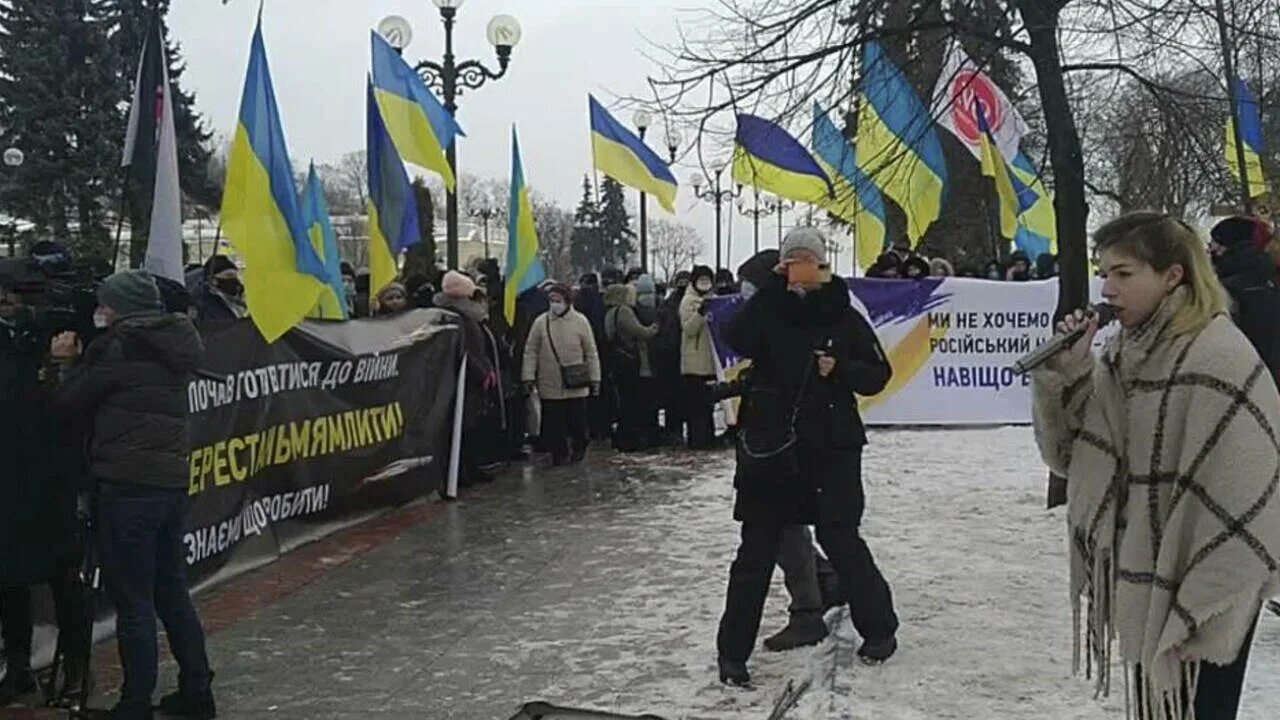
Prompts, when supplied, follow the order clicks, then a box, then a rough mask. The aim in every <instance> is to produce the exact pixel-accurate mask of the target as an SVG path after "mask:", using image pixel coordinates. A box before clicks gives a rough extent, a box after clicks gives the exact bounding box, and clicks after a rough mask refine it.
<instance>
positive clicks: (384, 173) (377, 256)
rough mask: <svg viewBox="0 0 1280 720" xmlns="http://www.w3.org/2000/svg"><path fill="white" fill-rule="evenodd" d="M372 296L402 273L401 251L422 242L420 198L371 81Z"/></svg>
mask: <svg viewBox="0 0 1280 720" xmlns="http://www.w3.org/2000/svg"><path fill="white" fill-rule="evenodd" d="M368 116H369V117H368V121H367V122H368V133H369V295H370V296H371V297H372V296H374V295H377V294H378V291H379V290H381V289H382V288H384V287H386V286H387V285H388V284H390V283H391V282H393V281H394V280H395V279H396V275H398V274H399V273H400V262H399V261H400V253H402V252H404V251H405V250H407V249H408V248H410V247H412V246H414V245H417V244H418V243H420V242H422V231H421V230H420V229H419V227H418V201H417V198H415V197H414V194H413V185H412V184H410V182H409V174H408V173H407V172H405V169H404V162H403V161H402V160H401V159H400V155H399V153H397V152H396V144H395V142H394V141H393V140H392V139H391V134H390V133H389V132H388V131H387V126H386V125H384V124H383V122H382V113H381V112H379V111H378V101H377V99H376V98H375V97H374V89H373V83H370V84H369V102H368Z"/></svg>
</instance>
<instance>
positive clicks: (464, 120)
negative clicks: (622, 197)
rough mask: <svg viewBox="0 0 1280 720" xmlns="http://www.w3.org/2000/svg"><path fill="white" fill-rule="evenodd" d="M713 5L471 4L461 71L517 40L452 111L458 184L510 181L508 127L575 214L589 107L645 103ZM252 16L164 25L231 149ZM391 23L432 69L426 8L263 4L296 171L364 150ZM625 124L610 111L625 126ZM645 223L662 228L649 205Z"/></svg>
mask: <svg viewBox="0 0 1280 720" xmlns="http://www.w3.org/2000/svg"><path fill="white" fill-rule="evenodd" d="M712 1H713V0H643V1H641V0H467V1H466V2H465V4H464V5H463V7H462V9H461V10H460V12H459V15H458V25H457V28H456V30H455V34H454V39H455V48H456V52H457V54H458V55H459V58H460V59H466V58H476V59H480V60H483V61H485V63H486V64H487V65H489V66H490V67H493V68H496V60H495V58H494V52H493V49H492V47H491V46H490V45H489V43H488V42H487V41H486V39H485V26H486V25H487V24H488V22H489V19H490V18H492V17H493V16H494V15H496V14H501V13H506V14H511V15H514V16H515V17H516V18H517V19H518V20H519V21H520V23H521V25H522V27H523V30H524V36H523V39H522V40H521V41H520V44H519V45H518V46H517V47H516V49H515V52H514V56H513V58H512V63H511V69H510V71H509V72H508V74H507V77H505V78H503V79H502V80H499V81H497V82H490V83H489V84H487V85H486V86H485V87H484V88H482V89H481V90H480V91H478V92H475V93H467V94H465V95H463V96H462V97H461V98H460V100H459V111H458V120H459V122H460V123H461V124H462V126H463V128H464V130H465V131H466V133H467V137H466V138H463V139H461V140H460V145H459V167H460V169H461V171H462V172H463V173H472V174H475V175H479V176H481V177H494V178H501V179H505V178H507V177H508V176H509V174H510V163H511V155H510V153H511V150H510V145H509V140H508V138H509V136H510V127H511V124H512V123H516V125H517V126H518V128H519V133H520V143H521V152H522V154H523V158H524V167H525V175H526V177H527V178H528V182H529V184H530V185H531V186H532V187H533V188H534V189H536V190H539V191H541V192H543V193H546V194H548V195H550V196H552V197H554V198H556V199H557V200H559V201H560V203H561V204H563V205H565V206H566V207H567V208H569V209H572V208H573V207H574V206H575V205H576V204H577V202H578V200H579V198H580V197H581V185H582V176H583V173H585V172H589V171H590V170H591V145H590V136H589V132H588V128H587V93H589V92H590V93H595V94H596V96H597V97H598V98H599V99H600V100H601V101H602V102H604V103H605V104H606V105H607V106H614V105H615V102H616V100H617V99H618V98H623V97H628V96H641V95H643V94H644V93H645V92H646V88H647V84H646V78H647V77H648V76H649V75H650V74H653V73H654V72H655V68H654V66H653V64H652V61H651V60H649V59H648V58H646V57H645V54H646V53H649V54H653V51H654V46H653V44H654V43H669V42H672V41H673V40H675V39H676V38H677V35H676V33H677V26H678V23H679V22H680V21H682V20H683V21H684V22H685V23H688V22H689V21H691V20H692V19H693V17H694V16H693V15H691V14H690V12H691V10H692V9H696V8H698V7H706V6H707V5H709V4H710V3H711V2H712ZM257 8H258V3H257V2H255V1H254V0H230V3H229V4H228V5H226V6H224V5H222V3H221V2H218V1H217V0H182V2H174V3H173V9H172V10H171V12H170V17H169V23H170V26H171V32H172V34H173V35H174V37H175V38H176V39H177V40H178V41H179V42H181V43H182V48H183V50H184V52H185V54H186V60H187V65H188V67H187V72H186V74H185V75H184V76H183V82H184V85H185V87H186V88H187V89H189V90H193V91H194V92H195V93H196V97H197V107H198V109H199V110H200V112H201V113H202V114H203V115H204V117H205V118H206V119H207V121H208V122H209V123H210V124H212V126H213V127H214V129H215V130H216V131H217V132H219V133H222V134H223V135H226V136H230V135H231V131H232V128H233V127H234V123H235V118H236V113H237V111H238V109H239V102H240V92H241V89H242V86H243V82H244V69H245V63H246V60H247V57H248V47H249V40H250V38H251V35H252V32H253V24H254V18H255V14H256V12H257ZM389 14H399V15H402V16H404V17H405V18H407V19H408V20H409V21H410V23H411V24H412V25H413V29H414V33H415V35H414V40H413V43H412V44H411V45H410V46H409V47H408V48H407V49H406V51H405V57H406V58H407V59H409V60H410V62H415V61H417V60H420V59H424V58H436V59H438V58H439V56H440V54H441V53H442V51H443V45H444V30H443V28H442V27H441V24H440V19H439V13H438V11H437V10H436V8H435V6H434V5H433V4H432V3H431V2H430V0H267V2H266V6H265V10H264V13H263V32H264V36H265V38H266V45H267V55H268V58H269V61H270V63H271V71H272V76H273V78H274V81H275V89H276V96H277V99H278V102H279V104H280V112H281V115H282V116H283V120H284V125H285V132H286V137H287V139H288V142H289V152H290V156H291V158H292V159H293V161H294V163H295V164H298V165H302V164H305V163H306V162H307V161H308V160H309V159H312V158H314V159H315V160H316V161H318V162H332V161H335V160H336V159H337V158H338V157H340V156H341V155H342V154H344V153H346V152H349V151H352V150H361V149H363V148H364V144H365V140H364V137H365V135H364V133H365V130H364V122H365V74H366V73H367V72H368V67H369V36H368V32H369V29H370V28H372V27H373V26H374V25H376V24H377V22H378V20H379V19H381V18H383V17H385V16H386V15H389ZM615 109H616V108H615ZM631 114H632V113H631V111H630V110H626V111H621V110H619V111H618V117H619V119H620V120H622V121H623V122H625V123H628V124H630V122H631ZM651 139H653V138H651ZM653 140H654V142H652V143H651V145H653V146H655V148H660V147H661V146H662V144H663V140H662V134H661V132H659V133H658V137H657V138H656V139H653ZM661 152H665V151H664V150H663V151H661ZM726 154H727V152H726ZM694 171H695V168H693V167H681V168H677V169H676V177H677V178H678V179H679V180H680V182H681V185H682V187H681V195H680V198H679V200H678V202H677V209H678V211H679V219H680V220H681V221H682V222H686V223H688V224H690V225H692V226H693V227H695V228H697V230H698V231H699V232H700V233H702V234H703V236H704V239H705V241H706V246H707V249H708V251H709V252H708V253H707V254H708V256H710V255H712V254H713V252H714V250H713V248H714V245H713V242H714V240H713V238H714V234H713V233H714V227H715V225H714V222H715V221H714V215H713V213H712V211H711V209H710V207H709V206H707V205H704V204H701V203H697V202H696V201H695V200H694V199H693V198H692V195H691V192H690V190H689V189H688V184H689V183H688V178H689V176H690V175H691V174H692V173H693V172H694ZM650 213H651V216H663V215H665V213H664V212H663V211H662V210H661V209H660V208H658V207H657V205H656V203H654V202H652V201H651V202H650ZM635 222H637V221H634V220H633V223H635ZM788 222H790V220H789V219H788ZM765 227H766V228H767V229H766V230H763V231H762V247H763V246H766V245H768V244H770V243H771V242H776V240H775V239H776V225H775V224H774V221H773V220H772V219H770V220H767V221H766V226H765ZM726 232H727V229H726ZM733 232H734V253H733V256H734V258H733V259H734V260H735V261H736V262H741V261H742V260H745V259H746V258H747V257H748V256H749V255H750V247H749V245H750V244H751V237H752V228H751V223H750V220H748V219H746V218H741V217H739V218H738V219H737V222H736V225H735V227H734V231H733ZM848 255H849V254H848V253H846V254H845V256H844V257H843V258H842V264H844V263H845V262H847V261H848V260H847V258H848ZM726 264H728V263H726ZM730 267H735V265H730Z"/></svg>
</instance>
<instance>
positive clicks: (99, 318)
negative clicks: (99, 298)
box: [93, 310, 107, 330]
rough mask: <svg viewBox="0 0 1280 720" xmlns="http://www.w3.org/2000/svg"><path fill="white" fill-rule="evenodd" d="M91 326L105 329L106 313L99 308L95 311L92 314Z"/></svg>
mask: <svg viewBox="0 0 1280 720" xmlns="http://www.w3.org/2000/svg"><path fill="white" fill-rule="evenodd" d="M93 326H94V327H95V328H97V329H99V330H103V329H105V328H106V327H107V314H106V313H104V312H102V311H101V310H99V311H97V312H95V313H94V314H93Z"/></svg>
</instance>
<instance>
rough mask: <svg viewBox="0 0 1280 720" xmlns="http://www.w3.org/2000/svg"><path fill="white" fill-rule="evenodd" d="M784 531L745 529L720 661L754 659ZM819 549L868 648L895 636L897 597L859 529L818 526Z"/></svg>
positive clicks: (777, 527) (764, 526)
mask: <svg viewBox="0 0 1280 720" xmlns="http://www.w3.org/2000/svg"><path fill="white" fill-rule="evenodd" d="M785 528H786V526H785V525H781V524H776V523H751V522H746V523H743V524H742V544H741V545H739V546H738V556H737V557H736V558H735V559H734V561H733V564H732V565H731V566H730V567H729V591H728V596H727V597H726V598H725V606H724V615H723V616H721V618H720V632H719V634H718V636H717V637H716V648H717V650H718V651H719V653H720V657H723V658H725V659H727V660H735V661H741V662H745V661H746V660H747V658H749V657H751V651H752V650H753V649H754V648H755V645H756V635H757V634H759V632H760V616H761V614H762V613H763V612H764V602H765V599H766V598H767V597H768V595H769V582H770V581H771V580H772V579H773V566H774V564H775V563H776V562H777V559H778V550H779V548H780V547H781V545H782V537H783V530H784V529H785ZM818 544H819V545H821V546H822V550H823V552H824V553H826V555H827V558H828V559H829V560H830V561H831V565H832V566H833V567H834V568H835V571H836V576H837V577H838V578H839V582H840V594H841V597H843V598H846V599H847V601H848V603H849V613H850V615H851V616H852V618H853V627H854V628H855V629H856V630H857V631H858V634H859V635H861V636H862V638H863V639H864V640H866V641H869V642H879V641H881V640H885V639H888V638H889V637H891V636H893V635H894V634H896V633H897V631H898V616H897V613H895V612H894V609H893V593H892V591H890V589H889V583H888V582H886V581H885V579H884V576H883V575H881V574H880V569H879V568H877V567H876V563H875V560H874V559H873V558H872V557H871V550H870V548H868V547H867V543H866V541H865V540H863V539H862V536H861V535H860V534H859V533H858V526H857V525H854V524H853V523H852V522H849V523H832V524H822V525H818Z"/></svg>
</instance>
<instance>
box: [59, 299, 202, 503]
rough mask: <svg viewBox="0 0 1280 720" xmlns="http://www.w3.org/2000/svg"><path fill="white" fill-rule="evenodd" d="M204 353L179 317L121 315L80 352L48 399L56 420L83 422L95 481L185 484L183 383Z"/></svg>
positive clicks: (155, 485) (189, 326) (187, 323)
mask: <svg viewBox="0 0 1280 720" xmlns="http://www.w3.org/2000/svg"><path fill="white" fill-rule="evenodd" d="M203 354H204V344H203V343H202V342H201V340H200V335H199V333H197V332H196V328H195V326H194V325H192V324H191V321H190V320H189V319H187V318H186V317H185V316H181V315H167V314H161V313H148V314H140V315H132V316H126V317H123V318H121V319H119V320H118V321H117V322H116V323H114V324H113V325H112V326H111V328H110V329H109V330H108V331H107V332H106V333H104V334H103V335H102V336H101V337H99V338H98V339H97V340H94V341H93V342H92V343H91V344H90V345H89V347H88V348H87V349H86V350H85V353H84V357H83V358H82V359H81V361H80V363H79V364H77V365H75V366H74V367H71V368H69V369H68V370H67V371H66V372H65V373H64V375H63V378H62V382H61V384H60V385H59V387H58V389H57V392H56V393H55V395H54V398H53V411H54V413H55V414H56V415H58V416H59V417H61V418H63V419H64V420H70V421H73V422H79V421H83V422H90V423H92V427H91V437H92V442H91V443H90V450H89V472H90V474H91V475H92V476H93V477H94V478H96V479H98V480H100V481H108V482H113V483H123V484H129V485H141V486H146V487H153V488H164V489H180V488H185V487H187V467H188V465H187V381H188V379H189V376H190V374H191V372H192V371H193V370H195V369H196V367H197V366H198V364H199V362H200V358H201V357H202V356H203Z"/></svg>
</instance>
